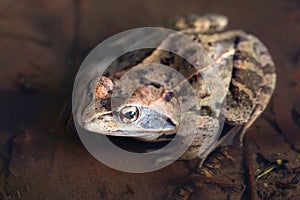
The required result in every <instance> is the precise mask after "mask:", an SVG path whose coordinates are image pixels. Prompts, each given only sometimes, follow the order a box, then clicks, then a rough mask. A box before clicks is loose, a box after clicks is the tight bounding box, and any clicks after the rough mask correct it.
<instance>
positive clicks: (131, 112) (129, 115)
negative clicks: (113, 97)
mask: <svg viewBox="0 0 300 200" xmlns="http://www.w3.org/2000/svg"><path fill="white" fill-rule="evenodd" d="M135 115H136V112H134V111H129V112H127V113H125V114H124V117H125V118H127V119H133V118H134V116H135Z"/></svg>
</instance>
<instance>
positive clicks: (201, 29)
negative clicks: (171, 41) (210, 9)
mask: <svg viewBox="0 0 300 200" xmlns="http://www.w3.org/2000/svg"><path fill="white" fill-rule="evenodd" d="M227 23H228V18H227V17H225V16H224V15H219V14H212V13H211V14H204V15H196V14H195V15H187V16H181V17H178V18H177V19H175V20H174V21H173V22H172V25H171V28H174V29H175V30H178V31H181V32H183V33H187V34H188V33H197V34H198V33H203V34H205V33H216V32H220V31H223V30H224V29H225V28H226V26H227Z"/></svg>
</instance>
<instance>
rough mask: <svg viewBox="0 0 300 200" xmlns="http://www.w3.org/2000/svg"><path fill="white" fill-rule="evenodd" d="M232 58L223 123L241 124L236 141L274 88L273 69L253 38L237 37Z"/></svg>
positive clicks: (247, 36)
mask: <svg viewBox="0 0 300 200" xmlns="http://www.w3.org/2000/svg"><path fill="white" fill-rule="evenodd" d="M235 48H236V52H235V54H234V56H233V72H232V80H231V83H230V86H229V92H228V94H227V97H226V100H227V102H226V120H227V123H228V124H230V125H242V126H243V127H242V129H241V132H240V134H239V142H240V144H241V143H242V140H243V136H244V134H245V132H246V131H247V130H248V128H249V127H250V126H251V125H252V124H253V123H254V121H255V120H256V119H257V117H258V116H259V115H260V114H261V113H262V112H263V111H264V110H265V108H266V106H267V105H268V102H269V101H270V98H271V95H272V93H273V91H274V88H275V82H276V75H275V67H274V63H273V61H272V58H271V56H270V55H269V52H268V51H267V48H266V47H265V46H264V45H263V44H262V43H261V42H260V41H259V40H258V39H257V38H256V37H254V36H252V35H246V34H241V35H240V36H239V38H238V40H237V42H236V47H235Z"/></svg>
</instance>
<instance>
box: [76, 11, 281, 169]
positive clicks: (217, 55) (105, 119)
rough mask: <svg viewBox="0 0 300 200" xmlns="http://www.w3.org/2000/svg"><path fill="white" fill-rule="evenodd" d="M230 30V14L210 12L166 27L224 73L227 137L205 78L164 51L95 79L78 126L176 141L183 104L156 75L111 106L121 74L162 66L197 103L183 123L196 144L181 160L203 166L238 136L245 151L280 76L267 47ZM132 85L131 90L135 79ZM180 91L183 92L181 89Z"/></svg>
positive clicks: (158, 49)
mask: <svg viewBox="0 0 300 200" xmlns="http://www.w3.org/2000/svg"><path fill="white" fill-rule="evenodd" d="M227 24H228V18H227V17H226V16H224V15H220V14H214V13H209V14H204V15H197V14H196V15H187V16H181V17H177V18H175V20H173V21H171V22H170V23H168V24H167V25H166V27H167V28H172V29H173V30H176V31H178V32H180V33H182V34H185V35H187V36H188V37H189V38H191V40H193V41H194V42H196V43H197V44H198V45H200V46H201V48H203V49H204V50H205V51H206V52H207V55H208V56H209V57H210V58H211V59H212V60H213V61H214V62H215V63H216V65H217V66H218V67H219V69H220V71H221V78H222V81H223V84H224V88H225V90H226V91H225V95H224V96H222V97H220V98H219V104H223V103H224V102H225V104H224V105H225V106H224V109H225V111H226V112H225V116H224V118H225V125H226V126H227V127H229V128H227V129H226V130H223V131H222V134H221V136H220V135H218V134H216V133H215V131H214V130H216V129H218V128H220V127H219V121H218V116H219V115H220V114H218V112H217V111H216V109H217V108H216V106H214V105H211V104H210V101H211V91H209V90H208V89H207V86H205V84H204V80H203V78H201V73H199V72H197V70H196V71H195V70H193V69H191V67H190V64H189V63H188V62H186V61H183V60H182V59H178V58H177V57H178V56H174V55H173V54H172V53H170V52H166V51H162V50H161V49H160V48H157V49H154V50H151V51H150V53H149V52H148V53H146V54H145V55H143V56H141V57H142V58H141V59H140V60H139V61H137V63H135V64H132V65H129V66H128V67H125V68H123V69H120V70H118V69H117V70H115V73H114V74H111V73H107V74H106V75H102V76H100V77H97V78H96V79H94V80H92V81H91V83H90V85H89V86H87V87H86V91H85V92H86V93H87V94H89V96H91V97H92V98H90V100H89V102H87V103H86V104H87V106H86V107H84V109H83V110H82V111H81V112H80V115H79V116H78V117H77V121H78V122H79V124H80V125H81V126H82V127H83V128H84V129H86V130H88V131H91V132H94V133H97V134H103V135H109V136H117V137H130V138H134V139H137V140H144V141H148V142H160V141H169V140H172V138H173V137H170V136H174V135H175V134H176V133H177V131H178V127H179V125H180V122H181V121H180V119H182V118H180V116H178V113H180V105H179V101H180V99H178V97H176V95H175V92H174V90H175V89H174V88H173V89H172V88H171V89H170V88H167V87H164V86H163V85H161V84H159V83H157V82H155V81H152V79H153V77H152V76H153V75H149V76H148V77H147V72H144V71H143V70H140V71H138V73H137V75H136V77H134V76H132V77H131V79H133V80H134V79H135V78H137V77H140V76H143V75H144V76H145V77H146V78H145V79H146V80H145V81H144V82H143V85H142V86H140V87H138V88H137V89H135V90H134V92H133V93H131V94H129V95H127V96H126V98H124V100H123V101H122V102H120V103H119V104H117V105H114V108H113V106H112V105H111V104H112V99H113V98H114V94H117V93H118V92H115V91H118V89H119V87H120V86H119V85H118V83H117V82H118V81H119V80H120V79H121V78H122V76H123V75H125V74H126V73H128V71H129V70H132V69H138V70H139V67H140V66H141V65H143V64H147V63H159V64H163V65H168V66H170V67H173V68H174V69H176V70H177V71H178V72H180V73H182V74H184V75H185V78H186V80H187V81H188V83H189V84H190V85H191V87H192V88H193V90H194V91H195V96H196V98H197V103H196V106H195V107H194V108H193V109H194V111H193V112H194V113H193V114H192V115H189V116H190V118H187V119H186V120H185V123H186V126H185V129H184V132H186V134H187V136H186V137H187V138H188V135H193V136H194V138H193V141H192V143H191V144H190V146H189V147H188V148H187V150H186V152H185V153H184V154H183V155H182V156H181V157H180V159H182V160H191V159H195V158H200V160H201V161H200V163H199V167H201V166H202V164H203V162H204V161H205V159H206V158H207V156H208V155H209V154H210V153H211V152H212V151H213V150H214V149H215V148H216V147H218V146H219V145H221V144H222V143H224V141H227V140H230V141H231V143H233V140H232V138H235V140H234V141H237V142H238V143H239V144H240V145H241V144H242V142H243V138H244V135H245V133H246V132H247V130H248V129H249V128H250V127H251V126H252V125H253V123H254V122H255V120H256V119H257V118H258V117H259V116H260V115H261V114H262V112H263V111H264V110H265V109H266V107H267V105H268V103H269V101H270V99H271V96H272V94H273V91H274V89H275V84H276V72H275V64H274V62H273V59H272V57H271V55H270V53H269V51H268V49H267V47H266V46H265V45H264V44H263V43H262V42H261V41H260V40H259V39H258V38H257V37H255V36H253V35H251V34H248V33H245V32H244V31H242V30H226V27H227ZM150 76H151V77H152V78H151V77H150ZM157 76H159V75H158V74H157ZM154 78H155V77H154ZM127 81H128V84H130V79H128V80H127ZM166 84H168V83H166ZM179 86H180V84H179ZM176 89H177V90H180V87H179V89H178V87H177V88H176ZM120 93H122V92H120ZM119 95H120V94H119ZM195 127H196V128H195ZM230 138H231V139H230Z"/></svg>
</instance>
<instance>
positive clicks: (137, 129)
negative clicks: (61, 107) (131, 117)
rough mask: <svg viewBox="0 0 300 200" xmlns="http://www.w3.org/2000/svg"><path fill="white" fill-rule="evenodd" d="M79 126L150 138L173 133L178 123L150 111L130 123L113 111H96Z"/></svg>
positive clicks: (112, 134)
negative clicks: (122, 119)
mask: <svg viewBox="0 0 300 200" xmlns="http://www.w3.org/2000/svg"><path fill="white" fill-rule="evenodd" d="M81 126H82V127H83V128H84V129H86V130H88V131H92V132H96V133H100V134H105V135H111V136H123V137H136V138H141V139H145V140H152V139H156V138H158V137H160V136H161V135H163V134H167V135H169V134H174V133H176V130H177V128H178V124H177V123H176V122H174V121H173V120H172V119H170V118H168V117H167V116H163V115H161V114H159V113H155V112H151V115H149V114H141V116H140V118H138V119H137V120H136V121H134V122H132V123H124V122H122V121H121V120H120V118H119V117H118V115H116V114H113V112H105V113H101V114H100V113H98V114H96V115H95V117H93V118H89V119H88V120H86V121H83V122H82V124H81Z"/></svg>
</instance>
